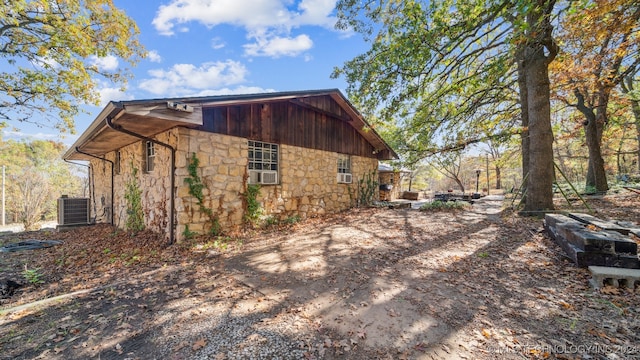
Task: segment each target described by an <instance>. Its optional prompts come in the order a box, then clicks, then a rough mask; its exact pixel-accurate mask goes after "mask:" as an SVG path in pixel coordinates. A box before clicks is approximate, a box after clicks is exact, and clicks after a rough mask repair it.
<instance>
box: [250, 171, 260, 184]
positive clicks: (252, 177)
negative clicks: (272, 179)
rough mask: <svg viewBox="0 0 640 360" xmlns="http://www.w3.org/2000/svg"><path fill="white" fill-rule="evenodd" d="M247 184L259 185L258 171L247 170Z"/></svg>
mask: <svg viewBox="0 0 640 360" xmlns="http://www.w3.org/2000/svg"><path fill="white" fill-rule="evenodd" d="M249 184H260V171H256V170H249Z"/></svg>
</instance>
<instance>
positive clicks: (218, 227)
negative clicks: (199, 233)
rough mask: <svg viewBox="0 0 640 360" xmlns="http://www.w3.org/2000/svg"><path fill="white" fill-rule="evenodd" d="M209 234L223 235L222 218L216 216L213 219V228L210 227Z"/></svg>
mask: <svg viewBox="0 0 640 360" xmlns="http://www.w3.org/2000/svg"><path fill="white" fill-rule="evenodd" d="M209 235H211V236H219V235H222V225H220V220H218V217H217V216H215V217H214V218H213V219H212V220H211V228H210V229H209Z"/></svg>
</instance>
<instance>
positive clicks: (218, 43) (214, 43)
mask: <svg viewBox="0 0 640 360" xmlns="http://www.w3.org/2000/svg"><path fill="white" fill-rule="evenodd" d="M225 46H227V44H225V42H224V40H222V39H221V38H220V37H217V36H216V37H214V38H213V39H211V47H212V48H213V49H214V50H219V49H222V48H223V47H225Z"/></svg>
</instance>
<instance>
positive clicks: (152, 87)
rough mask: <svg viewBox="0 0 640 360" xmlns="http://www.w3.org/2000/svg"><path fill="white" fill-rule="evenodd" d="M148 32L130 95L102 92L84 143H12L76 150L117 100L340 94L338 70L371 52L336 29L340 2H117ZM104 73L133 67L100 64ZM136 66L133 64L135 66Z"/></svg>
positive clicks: (49, 132) (27, 131)
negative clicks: (335, 72) (319, 91)
mask: <svg viewBox="0 0 640 360" xmlns="http://www.w3.org/2000/svg"><path fill="white" fill-rule="evenodd" d="M114 3H115V5H116V6H117V7H119V8H121V9H123V10H124V11H125V12H126V13H127V14H128V15H129V16H130V17H131V18H133V19H134V20H135V21H136V23H137V24H138V27H139V28H140V41H141V42H142V44H143V45H144V46H145V48H146V50H147V51H148V52H149V54H148V56H147V58H146V59H143V60H142V61H141V62H140V63H139V64H138V66H137V67H135V68H133V69H132V70H133V74H134V77H133V79H131V80H130V81H129V83H128V86H127V89H126V91H124V92H121V91H119V90H118V88H117V87H116V86H114V85H113V84H102V85H101V89H100V93H101V99H102V105H101V106H100V107H94V106H87V107H86V109H87V111H88V112H89V114H81V115H80V116H78V117H77V118H76V121H75V122H76V132H77V134H76V135H66V136H65V137H64V138H62V137H61V136H60V135H59V134H58V133H57V131H56V130H55V129H53V128H50V127H35V126H32V125H29V124H11V125H13V126H16V127H18V128H19V131H13V130H12V129H6V130H5V132H4V136H3V137H4V138H5V139H8V138H21V137H22V138H24V137H30V138H48V139H56V140H60V141H63V142H65V143H67V144H71V143H73V141H74V140H75V139H76V138H77V136H78V135H79V134H81V133H82V132H83V131H84V130H85V129H86V128H87V127H88V126H89V124H90V123H91V122H92V121H93V119H94V118H95V116H96V115H97V114H98V113H99V112H100V110H101V109H102V106H104V105H105V104H106V103H107V102H108V101H110V100H131V99H148V98H161V97H173V96H190V95H193V96H201V95H221V94H233V93H256V92H265V91H295V90H311V89H324V88H338V89H340V90H342V91H343V92H344V89H345V88H346V82H345V81H344V80H343V79H331V78H330V74H331V71H332V69H333V68H334V67H336V66H341V65H342V64H343V63H344V62H345V61H346V60H349V59H351V58H353V57H354V56H356V55H358V54H360V53H362V52H364V51H366V49H367V47H366V44H365V43H364V41H363V40H362V38H361V36H360V35H359V34H353V33H349V32H343V31H338V30H336V29H335V28H334V25H335V22H336V18H335V11H334V7H335V3H336V1H335V0H295V1H294V0H163V1H131V0H114ZM93 61H94V62H95V63H96V64H98V65H99V66H101V67H103V68H104V69H109V68H115V67H118V66H125V62H124V61H122V60H119V59H116V58H112V57H107V58H100V59H98V58H94V59H93ZM127 65H128V64H127Z"/></svg>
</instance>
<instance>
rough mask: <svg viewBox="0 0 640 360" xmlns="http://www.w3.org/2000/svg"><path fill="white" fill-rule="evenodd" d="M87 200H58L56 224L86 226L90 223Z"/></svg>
mask: <svg viewBox="0 0 640 360" xmlns="http://www.w3.org/2000/svg"><path fill="white" fill-rule="evenodd" d="M89 216H90V214H89V199H88V198H64V197H63V198H60V199H58V224H60V225H87V224H89V221H90V217H89Z"/></svg>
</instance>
